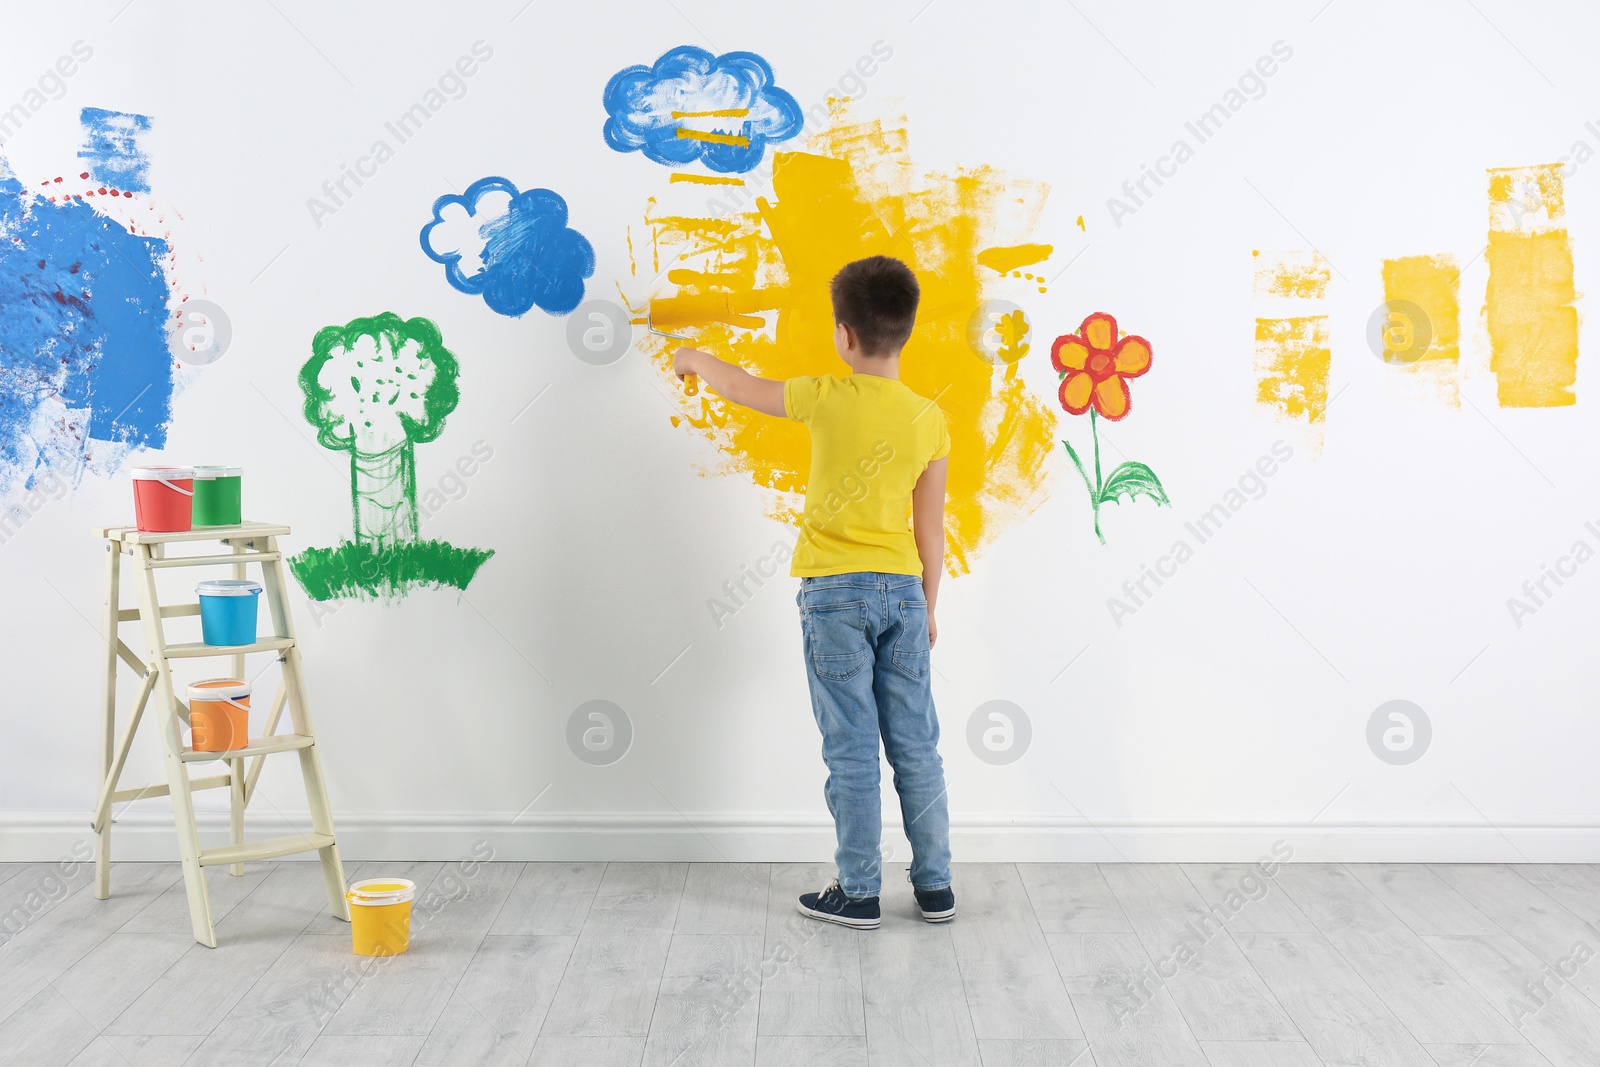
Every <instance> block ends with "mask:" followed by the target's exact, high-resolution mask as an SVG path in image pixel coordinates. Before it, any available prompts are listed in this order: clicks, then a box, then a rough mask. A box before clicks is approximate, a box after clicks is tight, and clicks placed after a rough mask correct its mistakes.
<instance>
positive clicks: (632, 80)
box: [605, 45, 804, 174]
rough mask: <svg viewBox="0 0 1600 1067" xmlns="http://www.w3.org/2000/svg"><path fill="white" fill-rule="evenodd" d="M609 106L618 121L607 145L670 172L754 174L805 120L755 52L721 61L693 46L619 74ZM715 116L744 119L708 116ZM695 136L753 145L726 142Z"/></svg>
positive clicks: (610, 87) (609, 91) (609, 128)
mask: <svg viewBox="0 0 1600 1067" xmlns="http://www.w3.org/2000/svg"><path fill="white" fill-rule="evenodd" d="M605 107H606V112H607V114H609V115H610V116H611V117H610V118H609V119H607V120H606V128H605V135H606V144H608V145H610V146H611V147H612V148H614V149H616V150H617V151H618V152H637V151H642V152H643V153H644V154H645V158H647V159H652V160H655V161H656V162H657V163H663V164H665V165H667V166H669V167H681V166H683V165H684V164H685V163H693V162H694V161H695V160H697V159H698V160H700V161H701V162H702V163H704V164H705V165H706V166H707V167H709V168H711V169H712V170H715V171H721V172H723V173H725V174H726V173H743V172H744V171H747V170H751V169H753V168H754V167H755V166H756V164H758V163H760V162H761V158H762V156H764V155H765V154H766V151H767V144H768V143H769V142H776V141H785V140H788V139H789V138H790V137H793V136H794V135H795V134H797V133H799V132H800V127H801V125H802V123H803V119H804V117H803V116H802V115H801V113H800V105H799V104H798V103H796V102H795V98H794V97H792V96H790V95H789V94H788V93H787V92H785V91H784V90H782V89H780V88H778V87H777V86H776V85H774V84H773V83H772V67H771V66H770V65H769V64H768V63H767V61H766V60H765V59H762V58H761V57H760V56H758V55H756V54H755V53H754V52H726V53H724V54H722V55H720V56H714V55H712V54H711V53H710V52H707V51H706V50H705V49H704V48H696V47H695V46H693V45H683V46H682V47H679V48H674V49H672V51H670V52H668V53H666V54H665V55H663V56H662V57H661V58H660V59H658V60H656V61H655V65H654V66H649V67H646V66H643V65H640V66H636V67H628V68H626V69H624V70H620V71H618V72H617V73H616V74H615V75H613V76H612V78H611V80H610V81H609V82H607V83H606V91H605ZM716 111H733V112H744V114H734V115H709V114H704V113H705V112H716ZM685 113H688V114H685ZM696 113H699V114H696ZM680 130H683V131H685V133H684V134H683V135H680V133H679V131H680ZM693 133H706V134H713V135H719V136H722V137H734V138H742V139H744V140H745V141H747V142H748V143H747V144H739V143H733V144H729V143H726V142H725V141H724V142H720V143H719V142H718V141H716V140H707V139H705V138H700V137H694V136H690V135H689V134H693Z"/></svg>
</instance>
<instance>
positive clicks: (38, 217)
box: [0, 163, 173, 496]
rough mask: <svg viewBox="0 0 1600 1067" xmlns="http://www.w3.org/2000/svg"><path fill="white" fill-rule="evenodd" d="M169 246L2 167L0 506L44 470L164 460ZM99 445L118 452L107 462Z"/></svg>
mask: <svg viewBox="0 0 1600 1067" xmlns="http://www.w3.org/2000/svg"><path fill="white" fill-rule="evenodd" d="M168 254H169V248H168V245H167V242H166V241H164V240H161V239H159V238H154V237H143V236H139V235H136V234H134V233H131V232H129V228H128V226H127V224H126V223H125V222H123V221H121V220H120V219H117V218H112V217H111V216H109V215H107V214H103V213H101V212H100V211H98V210H97V209H96V207H95V206H94V204H93V203H87V202H85V201H84V200H83V199H81V198H78V197H75V196H65V195H63V196H62V197H61V198H60V200H59V202H55V201H54V200H53V198H52V199H51V200H46V198H44V197H41V196H39V195H37V194H35V193H32V192H30V191H28V190H27V189H25V188H24V187H23V185H22V183H21V182H20V181H18V180H17V179H16V177H15V176H14V175H13V174H12V173H11V171H10V170H9V168H7V167H6V166H5V165H4V163H0V309H4V311H3V314H0V496H3V495H4V494H5V493H7V492H8V491H9V490H10V489H11V488H12V487H13V486H14V485H16V484H17V483H19V482H21V483H23V484H26V483H27V481H28V479H30V478H31V477H33V476H34V474H35V473H37V472H40V471H43V470H45V469H49V468H58V469H61V470H63V471H71V470H72V469H73V467H72V465H73V464H81V463H83V462H85V461H88V460H96V459H97V460H101V461H103V462H104V461H106V460H107V455H109V457H110V458H109V463H110V465H111V466H115V463H116V461H117V458H118V456H117V452H118V449H121V448H124V447H126V448H137V447H145V448H161V447H163V446H164V445H165V444H166V440H167V424H168V422H169V421H170V419H171V416H172V392H173V381H172V354H171V352H170V351H169V350H168V344H167V322H168V313H167V308H168V303H169V300H170V296H171V294H170V292H169V291H168V287H167V282H166V278H165V275H164V274H163V271H162V267H161V265H162V263H164V262H165V261H166V259H167V257H168ZM96 442H105V443H108V444H111V445H115V446H117V448H115V449H109V450H102V449H97V448H96V447H95V444H96Z"/></svg>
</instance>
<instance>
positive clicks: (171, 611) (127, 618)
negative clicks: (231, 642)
mask: <svg viewBox="0 0 1600 1067" xmlns="http://www.w3.org/2000/svg"><path fill="white" fill-rule="evenodd" d="M198 614H200V605H199V604H171V605H168V606H167V607H164V608H162V609H161V617H162V618H163V619H176V618H180V617H181V616H184V615H198ZM139 617H140V615H139V609H138V608H123V609H122V610H120V611H118V612H117V621H118V622H132V621H133V620H135V619H137V618H139Z"/></svg>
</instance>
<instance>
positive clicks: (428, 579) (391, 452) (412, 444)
mask: <svg viewBox="0 0 1600 1067" xmlns="http://www.w3.org/2000/svg"><path fill="white" fill-rule="evenodd" d="M311 350H312V354H311V358H310V359H308V360H307V361H306V364H305V366H304V367H302V368H301V369H300V389H301V391H302V392H303V393H304V394H305V398H306V402H305V415H306V421H307V422H309V423H311V425H312V426H314V427H316V430H317V441H318V442H319V443H320V444H321V445H322V446H323V447H324V448H331V449H334V450H336V451H341V452H348V453H349V454H350V509H351V524H352V531H353V534H354V538H353V540H350V541H346V542H343V543H342V544H340V545H338V546H337V547H335V548H309V549H307V550H306V551H304V552H302V553H300V554H299V555H298V556H295V557H294V558H293V559H291V560H290V561H289V566H290V569H291V570H293V572H294V576H295V578H297V579H298V580H299V582H300V584H301V586H303V587H304V588H305V591H306V595H307V596H309V597H310V598H311V599H312V600H333V599H336V598H339V597H349V596H363V595H365V596H369V597H375V596H380V595H381V596H389V597H393V596H400V595H402V594H404V593H406V592H407V591H409V590H410V589H412V588H414V587H417V586H435V587H438V586H450V587H452V588H455V589H465V588H466V587H467V585H468V584H469V583H470V582H471V581H472V579H473V576H474V575H476V574H477V573H478V568H479V567H481V566H483V564H484V561H486V560H487V559H488V558H489V557H490V556H492V555H494V553H493V552H492V551H487V550H484V549H477V548H457V547H455V546H454V545H451V544H448V543H446V542H444V541H422V540H418V537H417V534H418V530H417V458H416V446H417V445H419V444H424V443H426V442H428V441H432V440H434V439H436V438H437V437H438V436H439V435H440V434H441V433H443V432H444V420H445V416H447V415H449V414H450V412H452V411H454V410H455V407H456V404H457V403H458V402H459V401H460V399H461V393H460V391H459V390H458V389H457V387H456V374H457V365H456V357H455V356H454V355H453V354H452V353H451V352H450V350H449V349H447V348H445V347H444V340H443V338H442V337H441V336H440V334H439V328H438V327H437V326H435V325H434V324H433V323H432V322H430V321H429V320H427V319H423V318H415V319H402V318H401V317H400V316H398V315H396V314H393V313H392V312H386V313H384V314H382V315H375V316H373V317H372V318H365V319H354V320H352V321H351V322H349V323H347V324H345V325H344V326H328V327H325V328H323V329H321V330H318V331H317V335H316V337H315V338H314V339H313V340H312V342H311Z"/></svg>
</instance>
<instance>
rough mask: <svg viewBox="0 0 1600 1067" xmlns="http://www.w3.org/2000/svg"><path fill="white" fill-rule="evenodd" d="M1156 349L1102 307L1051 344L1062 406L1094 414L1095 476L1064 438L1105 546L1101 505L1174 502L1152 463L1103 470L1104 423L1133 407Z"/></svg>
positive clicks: (1091, 417)
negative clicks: (1123, 329) (1136, 385)
mask: <svg viewBox="0 0 1600 1067" xmlns="http://www.w3.org/2000/svg"><path fill="white" fill-rule="evenodd" d="M1152 355H1153V353H1152V352H1151V348H1150V342H1149V341H1146V340H1145V339H1144V338H1143V337H1136V336H1133V335H1132V334H1128V335H1125V336H1121V337H1119V336H1118V333H1117V320H1116V319H1114V318H1112V317H1111V316H1110V315H1107V314H1106V313H1104V312H1101V311H1097V312H1095V313H1094V314H1093V315H1090V316H1089V317H1088V318H1086V319H1084V320H1083V324H1082V325H1081V326H1079V327H1078V332H1077V333H1075V334H1068V335H1066V336H1064V337H1057V338H1056V341H1055V344H1053V345H1051V346H1050V362H1051V363H1052V364H1054V366H1055V368H1056V371H1057V372H1058V373H1059V374H1060V375H1061V388H1060V391H1059V393H1058V396H1059V398H1060V400H1061V406H1062V408H1063V409H1065V410H1066V412H1067V414H1069V415H1082V414H1084V413H1085V412H1087V413H1088V415H1089V436H1090V438H1091V439H1092V440H1093V442H1094V480H1093V481H1090V480H1089V472H1088V470H1086V469H1085V468H1084V465H1083V460H1081V459H1079V458H1078V452H1077V449H1075V448H1073V447H1072V442H1071V441H1067V440H1063V441H1062V442H1061V444H1062V445H1063V446H1065V448H1066V450H1067V456H1068V458H1070V459H1071V460H1072V465H1073V466H1074V467H1076V468H1077V470H1078V476H1079V477H1081V478H1082V479H1083V484H1084V487H1085V488H1086V489H1088V490H1089V502H1090V504H1091V505H1093V509H1094V534H1095V536H1096V537H1098V538H1099V539H1100V543H1101V544H1102V545H1103V544H1105V543H1106V535H1105V534H1104V533H1103V532H1101V530H1100V505H1102V504H1105V503H1108V502H1111V501H1114V500H1118V499H1120V498H1121V497H1122V496H1124V495H1126V496H1127V497H1128V499H1129V500H1130V501H1131V500H1133V499H1134V498H1136V497H1140V496H1147V497H1149V498H1150V499H1151V500H1154V501H1155V502H1156V504H1157V505H1158V506H1163V505H1170V504H1171V503H1172V501H1171V500H1169V499H1168V498H1167V491H1166V489H1164V488H1162V485H1161V479H1159V478H1157V477H1156V472H1155V471H1153V470H1151V469H1150V468H1149V467H1148V466H1147V465H1146V464H1143V463H1139V462H1136V461H1134V460H1128V461H1127V462H1124V463H1122V464H1120V465H1119V466H1118V467H1117V468H1116V469H1115V470H1113V471H1112V472H1111V475H1110V477H1103V476H1102V474H1101V468H1100V423H1099V420H1100V419H1102V418H1104V419H1109V420H1110V421H1112V422H1119V421H1121V420H1122V419H1124V418H1126V417H1127V415H1128V412H1130V411H1132V410H1133V393H1132V391H1131V390H1130V389H1129V388H1128V379H1130V378H1137V377H1139V376H1140V375H1142V374H1144V373H1145V372H1146V371H1148V370H1149V369H1150V362H1151V359H1152Z"/></svg>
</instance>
